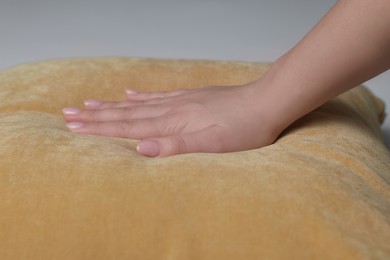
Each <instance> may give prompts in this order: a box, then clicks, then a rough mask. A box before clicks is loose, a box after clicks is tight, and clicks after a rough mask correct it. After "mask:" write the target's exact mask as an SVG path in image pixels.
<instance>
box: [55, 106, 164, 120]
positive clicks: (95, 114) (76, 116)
mask: <svg viewBox="0 0 390 260" xmlns="http://www.w3.org/2000/svg"><path fill="white" fill-rule="evenodd" d="M167 111H169V108H168V107H167V106H161V105H144V106H126V107H113V108H100V109H85V110H81V109H78V108H64V109H63V113H64V116H65V119H66V120H67V121H77V122H93V121H117V120H131V119H141V118H153V117H158V116H161V115H163V114H164V113H166V112H167Z"/></svg>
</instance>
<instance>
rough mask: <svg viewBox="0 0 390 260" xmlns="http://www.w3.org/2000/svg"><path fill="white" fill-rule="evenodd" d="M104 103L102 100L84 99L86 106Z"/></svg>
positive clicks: (97, 105) (98, 105)
mask: <svg viewBox="0 0 390 260" xmlns="http://www.w3.org/2000/svg"><path fill="white" fill-rule="evenodd" d="M102 104H103V103H102V102H100V101H96V100H92V99H88V100H85V101H84V105H85V106H86V107H100V106H101V105H102Z"/></svg>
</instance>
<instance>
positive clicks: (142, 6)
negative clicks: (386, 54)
mask: <svg viewBox="0 0 390 260" xmlns="http://www.w3.org/2000/svg"><path fill="white" fill-rule="evenodd" d="M335 2H336V1H335V0H322V1H312V0H295V1H281V0H257V1H256V0H235V1H234V0H209V1H206V0H193V1H189V0H182V1H180V0H167V1H164V0H142V1H141V0H139V1H125V0H95V1H93V0H84V1H83V0H62V1H59V0H57V1H56V0H52V1H50V0H0V69H3V68H6V67H9V66H13V65H17V64H20V63H25V62H30V61H37V60H44V59H52V58H63V57H80V56H81V57H87V56H88V57H89V56H110V55H116V56H135V57H161V58H196V59H220V60H246V61H274V60H276V59H277V58H278V57H279V56H280V55H281V54H283V53H284V52H286V51H287V50H288V49H290V48H291V47H292V46H293V45H294V44H295V43H296V42H297V41H299V39H301V38H302V37H303V36H304V35H305V34H306V33H307V31H308V30H309V29H310V28H311V27H312V26H313V25H314V24H315V23H316V22H317V21H318V19H319V18H320V17H321V16H322V15H323V14H324V13H325V12H326V11H327V10H328V9H329V8H330V7H331V6H332V5H333V4H334V3H335ZM389 74H390V73H389V72H387V73H385V74H382V75H381V76H379V77H377V78H375V79H373V80H371V81H369V82H367V83H366V85H367V86H369V87H370V88H371V89H372V90H373V92H374V93H375V94H376V95H378V96H379V97H381V98H382V99H384V100H385V101H386V103H388V104H390V88H389V86H388V85H390V75H389ZM389 121H390V120H386V121H385V124H384V125H383V127H382V129H383V133H384V136H385V139H386V142H387V144H390V122H389Z"/></svg>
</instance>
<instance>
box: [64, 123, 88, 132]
mask: <svg viewBox="0 0 390 260" xmlns="http://www.w3.org/2000/svg"><path fill="white" fill-rule="evenodd" d="M66 126H67V127H68V128H69V129H71V130H75V129H80V128H83V127H84V124H83V123H80V122H70V123H68V124H66Z"/></svg>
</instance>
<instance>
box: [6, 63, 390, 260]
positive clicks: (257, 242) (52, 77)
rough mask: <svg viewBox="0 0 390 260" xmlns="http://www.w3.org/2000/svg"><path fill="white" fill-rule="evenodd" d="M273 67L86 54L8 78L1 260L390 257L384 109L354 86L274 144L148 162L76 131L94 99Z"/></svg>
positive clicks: (131, 146)
mask: <svg viewBox="0 0 390 260" xmlns="http://www.w3.org/2000/svg"><path fill="white" fill-rule="evenodd" d="M267 69H268V65H267V64H258V63H245V62H222V61H191V60H189V61H185V60H156V59H133V58H88V59H68V60H54V61H46V62H41V63H35V64H26V65H21V66H17V67H14V68H10V69H8V70H5V71H3V72H1V73H0V259H40V260H41V259H389V258H390V243H389V241H390V188H389V184H390V156H389V151H388V150H387V148H386V147H385V146H384V144H383V142H382V137H381V132H380V128H379V126H380V121H381V120H383V115H384V111H383V103H382V102H381V101H380V100H379V99H377V98H376V97H374V96H373V95H372V94H371V93H370V92H369V91H368V90H367V89H365V88H364V87H361V86H360V87H357V88H355V89H353V90H351V91H349V92H347V93H345V94H343V95H341V96H339V97H337V98H335V99H334V100H332V101H330V102H328V103H326V104H325V105H323V106H322V107H320V108H319V109H317V110H315V111H313V112H312V113H310V114H308V115H307V116H305V117H303V118H302V119H300V120H298V121H297V122H295V123H294V124H293V125H292V126H291V127H289V128H288V129H287V130H286V131H284V133H283V134H282V135H281V136H280V138H279V139H278V140H277V141H276V142H275V143H274V144H273V145H270V146H267V147H264V148H260V149H255V150H251V151H244V152H236V153H225V154H202V153H198V154H186V155H179V156H173V157H169V158H164V159H150V158H145V157H142V156H140V155H138V154H137V153H136V151H135V145H136V140H127V139H120V138H110V137H101V136H91V135H78V134H74V133H71V132H69V131H68V130H67V128H66V122H65V120H64V119H63V117H62V113H61V109H62V108H64V107H75V106H76V107H82V101H83V100H85V99H97V100H121V99H123V98H124V89H125V88H134V89H139V90H144V91H156V90H171V89H177V88H198V87H202V86H206V85H236V84H243V83H247V82H249V81H251V80H254V79H256V78H258V77H259V76H261V75H262V74H263V73H264V72H265V71H266V70H267Z"/></svg>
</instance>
